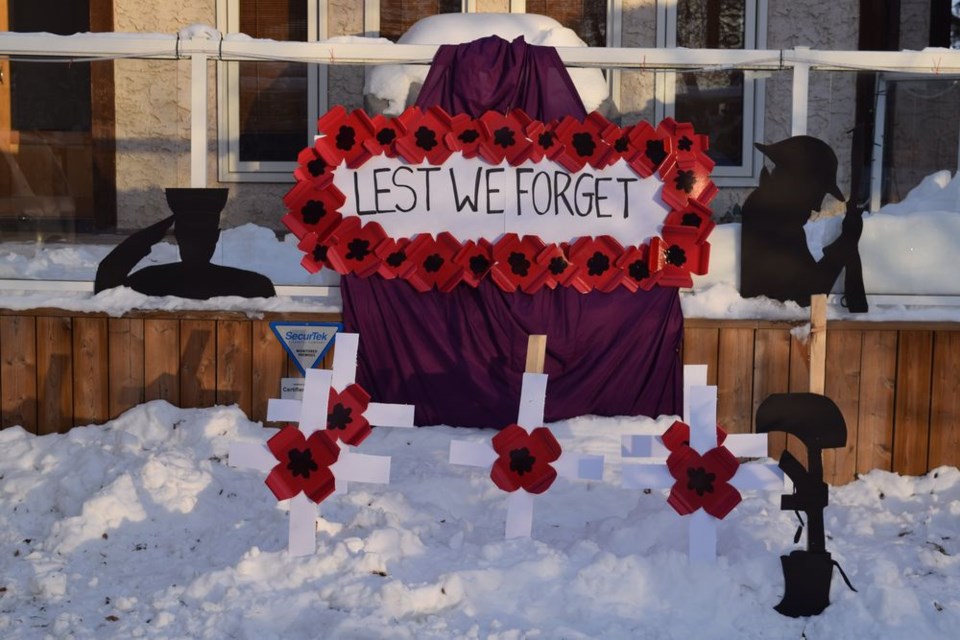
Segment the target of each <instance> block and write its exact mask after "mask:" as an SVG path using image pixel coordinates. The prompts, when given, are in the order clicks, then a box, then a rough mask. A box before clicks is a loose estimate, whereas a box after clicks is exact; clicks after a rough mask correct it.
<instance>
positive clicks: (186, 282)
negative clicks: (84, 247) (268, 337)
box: [94, 189, 276, 300]
mask: <svg viewBox="0 0 960 640" xmlns="http://www.w3.org/2000/svg"><path fill="white" fill-rule="evenodd" d="M227 193H228V190H227V189H167V190H166V195H167V204H168V205H169V206H170V209H171V210H172V211H173V215H172V216H170V217H168V218H164V219H163V220H161V221H160V222H157V223H155V224H152V225H150V226H149V227H147V228H145V229H141V230H140V231H137V232H136V233H134V234H132V235H131V236H130V237H128V238H126V239H125V240H124V241H123V242H121V243H120V244H118V245H117V246H116V247H115V248H114V249H113V251H111V252H110V253H109V254H107V257H105V258H104V259H103V260H102V261H101V262H100V266H99V267H98V268H97V278H96V282H95V283H94V291H95V292H96V293H99V292H101V291H103V290H105V289H111V288H113V287H118V286H121V285H125V286H128V287H130V288H131V289H133V290H135V291H139V292H140V293H143V294H145V295H149V296H178V297H181V298H193V299H196V300H206V299H208V298H213V297H217V296H241V297H244V298H269V297H272V296H275V295H276V291H275V290H274V288H273V283H271V282H270V279H269V278H267V277H266V276H264V275H262V274H259V273H255V272H253V271H247V270H245V269H237V268H235V267H224V266H220V265H216V264H211V263H210V258H212V257H213V252H214V250H215V249H216V247H217V239H218V238H219V237H220V212H221V211H222V210H223V207H224V205H225V204H226V202H227ZM171 225H172V226H173V232H174V236H175V237H176V239H177V245H178V247H179V250H180V262H174V263H170V264H161V265H156V266H151V267H145V268H143V269H140V270H139V271H136V272H134V273H130V271H131V270H132V269H133V268H134V267H135V266H136V265H137V263H138V262H140V260H142V259H143V258H144V257H145V256H146V255H148V254H149V253H150V249H151V247H153V245H155V244H157V243H158V242H160V241H161V240H162V239H163V236H164V234H165V233H166V232H167V230H168V229H169V228H170V227H171Z"/></svg>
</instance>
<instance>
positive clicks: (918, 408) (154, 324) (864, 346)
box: [0, 310, 960, 484]
mask: <svg viewBox="0 0 960 640" xmlns="http://www.w3.org/2000/svg"><path fill="white" fill-rule="evenodd" d="M338 319H339V318H338V317H337V316H335V315H330V314H305V313H297V314H282V316H281V315H279V314H266V315H265V316H264V317H263V318H259V319H251V318H248V317H247V316H246V315H244V314H239V313H206V312H196V313H190V312H178V313H175V314H173V313H144V314H131V315H128V316H124V317H121V318H113V317H107V316H105V315H100V314H72V313H69V312H64V311H57V310H49V311H48V310H40V311H29V312H13V311H0V427H8V426H11V425H21V426H23V427H24V428H26V429H28V430H30V431H32V432H34V433H37V434H45V433H51V432H58V431H59V432H62V431H66V430H67V429H70V428H72V427H74V426H81V425H87V424H97V423H102V422H105V421H107V420H110V419H112V418H115V417H116V416H118V415H119V414H120V413H122V412H123V411H126V410H127V409H129V408H131V407H134V406H136V405H138V404H140V403H142V402H145V401H148V400H155V399H164V400H167V401H169V402H171V403H173V404H175V405H178V406H181V407H206V406H212V405H214V404H234V403H235V404H237V405H238V406H239V407H240V408H241V409H242V410H243V411H244V412H245V413H246V414H247V415H248V416H250V418H251V419H253V420H263V419H264V418H265V416H266V406H267V400H268V399H269V398H271V397H277V395H278V393H279V381H280V378H281V377H285V376H291V377H292V376H296V375H299V372H298V371H297V369H296V367H295V366H294V365H293V363H292V362H290V361H288V358H287V355H286V352H285V351H284V350H283V348H282V347H281V346H280V344H279V342H278V341H277V340H276V338H275V337H274V335H273V333H272V331H271V330H270V322H271V321H273V320H288V321H289V320H300V321H307V320H310V321H336V320H338ZM790 329H791V325H789V324H786V323H772V322H755V321H742V320H730V321H713V320H687V322H686V335H685V339H684V347H683V360H684V362H685V363H697V364H703V363H706V364H707V365H708V371H709V373H708V378H709V382H710V384H716V385H717V386H718V394H719V397H718V400H719V407H718V412H719V420H720V422H721V424H723V426H724V427H725V428H726V429H727V430H728V431H730V432H747V431H751V430H752V429H753V426H754V425H753V419H754V416H755V414H756V409H757V406H758V405H759V404H760V402H761V401H762V400H763V399H764V398H765V397H767V395H769V394H771V393H779V392H786V391H804V390H806V389H807V385H808V378H809V374H808V360H807V353H806V346H805V344H804V343H803V342H801V341H800V340H799V339H797V338H795V337H793V336H792V335H791V333H790ZM327 357H328V358H329V355H328V356H327ZM327 364H329V363H327ZM826 395H828V396H830V397H831V398H832V399H833V400H834V401H835V402H836V403H837V405H839V407H840V408H841V410H842V411H843V415H844V418H845V420H846V422H847V431H848V438H847V446H846V448H845V449H843V450H833V451H827V452H825V454H824V468H825V474H826V476H827V478H828V479H829V481H831V482H832V483H834V484H842V483H845V482H848V481H850V480H852V479H854V478H855V476H856V474H857V473H865V472H867V471H869V470H871V469H886V470H892V471H897V472H900V473H903V474H910V475H915V474H922V473H924V472H926V471H927V470H929V469H931V468H934V467H937V466H939V465H944V464H948V465H960V323H949V324H943V323H940V324H932V323H927V324H907V323H864V322H860V323H855V322H831V323H829V325H828V329H827V373H826ZM783 444H784V438H783V437H782V436H778V437H776V438H775V439H774V441H773V442H772V443H771V453H774V454H777V453H779V451H780V449H782V446H783ZM787 444H788V446H789V447H790V449H791V450H792V451H794V452H795V453H796V454H798V457H801V459H802V457H803V456H802V453H803V452H802V450H801V449H799V448H797V447H796V443H791V442H787Z"/></svg>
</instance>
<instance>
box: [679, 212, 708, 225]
mask: <svg viewBox="0 0 960 640" xmlns="http://www.w3.org/2000/svg"><path fill="white" fill-rule="evenodd" d="M680 224H682V225H683V226H685V227H697V228H699V227H700V225H701V224H703V218H701V217H700V216H698V215H697V214H695V213H685V214H683V219H682V220H681V221H680Z"/></svg>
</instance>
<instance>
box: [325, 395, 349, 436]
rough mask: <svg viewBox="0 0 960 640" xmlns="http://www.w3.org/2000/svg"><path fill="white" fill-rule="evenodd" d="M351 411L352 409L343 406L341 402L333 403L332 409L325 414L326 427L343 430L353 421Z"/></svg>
mask: <svg viewBox="0 0 960 640" xmlns="http://www.w3.org/2000/svg"><path fill="white" fill-rule="evenodd" d="M352 413H353V409H352V408H350V407H345V406H343V403H342V402H338V403H337V404H335V405H333V411H331V412H330V413H328V414H327V429H340V430H341V431H343V430H345V429H346V428H347V425H349V424H350V423H351V422H353V418H352V417H351V416H350V414H352Z"/></svg>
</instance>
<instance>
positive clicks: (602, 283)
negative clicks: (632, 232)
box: [567, 236, 623, 293]
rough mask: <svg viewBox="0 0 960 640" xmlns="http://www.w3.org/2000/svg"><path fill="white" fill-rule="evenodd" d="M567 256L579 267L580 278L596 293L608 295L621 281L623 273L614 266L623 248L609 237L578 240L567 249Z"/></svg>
mask: <svg viewBox="0 0 960 640" xmlns="http://www.w3.org/2000/svg"><path fill="white" fill-rule="evenodd" d="M567 255H569V257H570V262H572V263H573V264H575V265H577V266H578V267H580V269H581V272H580V276H581V278H583V280H584V281H585V282H586V283H587V285H588V286H589V287H591V288H593V289H596V290H597V291H602V292H604V293H609V292H611V291H613V290H614V289H616V288H617V285H619V284H620V281H621V280H623V271H621V270H620V269H618V268H617V266H616V263H617V261H618V260H619V259H620V258H621V256H623V247H622V246H621V245H620V243H619V242H617V241H616V240H615V239H614V238H612V237H611V236H598V237H596V238H591V237H583V238H579V239H578V240H577V241H576V242H574V243H573V244H572V245H570V248H569V249H567Z"/></svg>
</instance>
